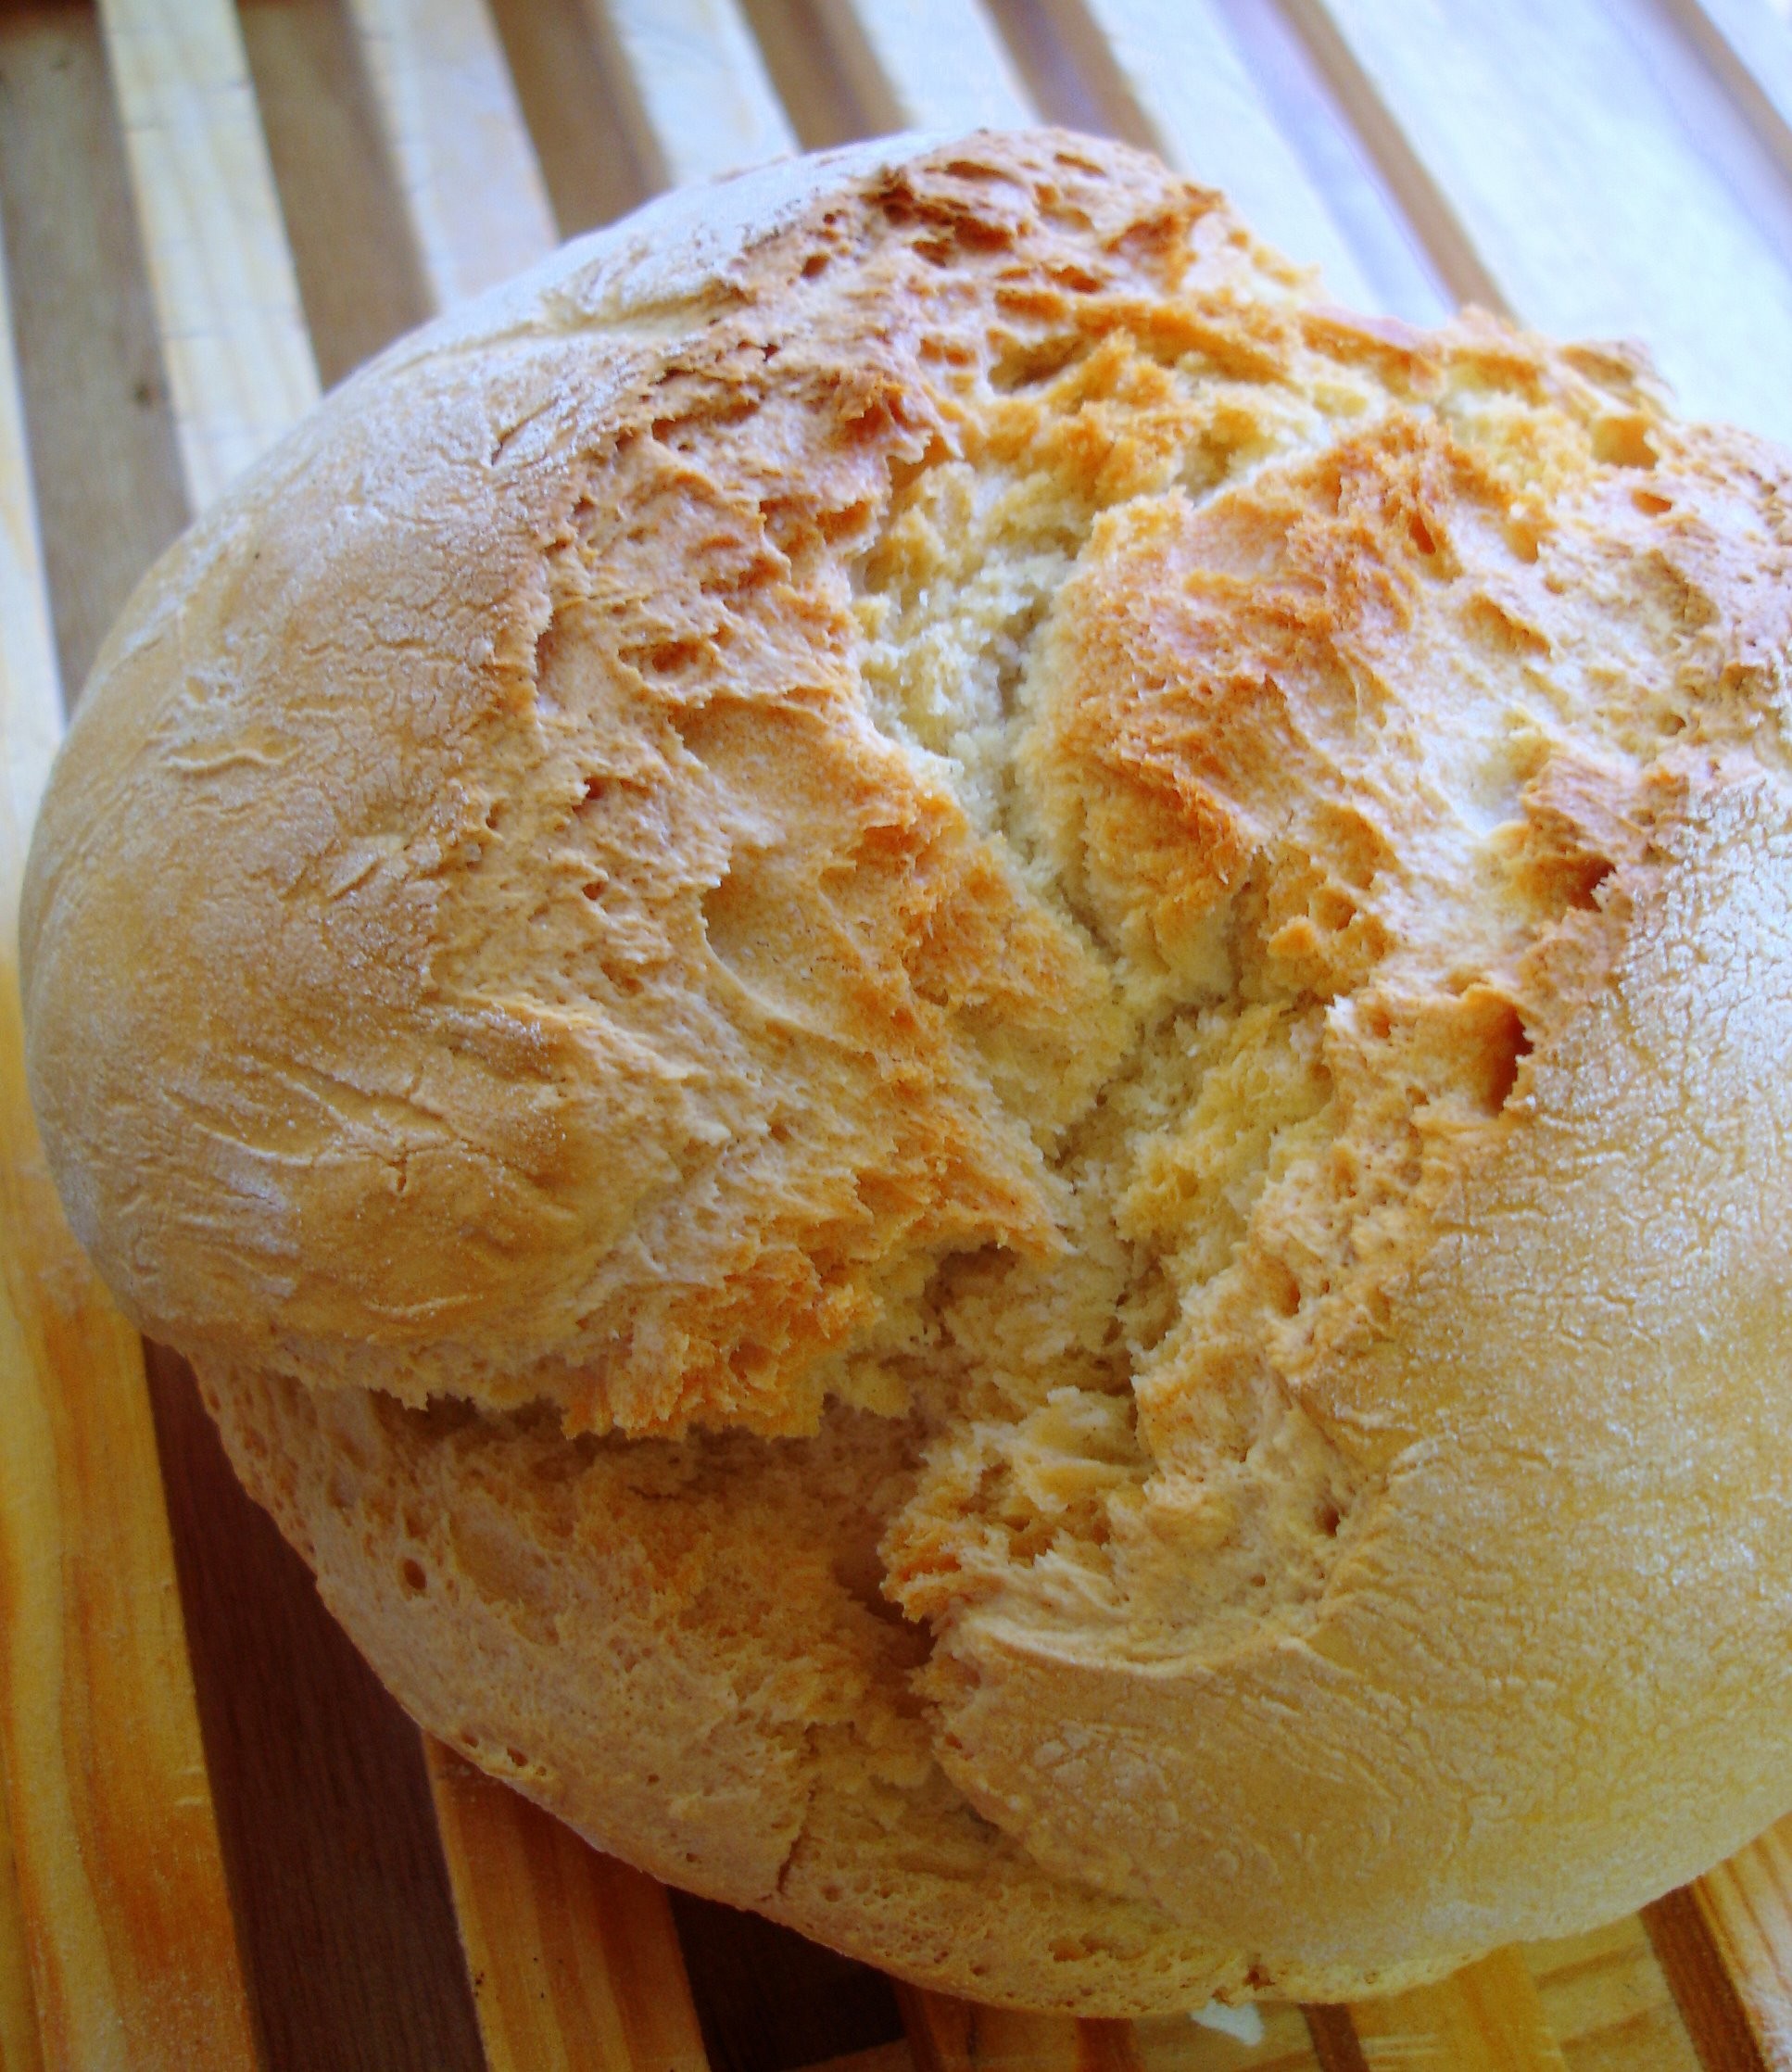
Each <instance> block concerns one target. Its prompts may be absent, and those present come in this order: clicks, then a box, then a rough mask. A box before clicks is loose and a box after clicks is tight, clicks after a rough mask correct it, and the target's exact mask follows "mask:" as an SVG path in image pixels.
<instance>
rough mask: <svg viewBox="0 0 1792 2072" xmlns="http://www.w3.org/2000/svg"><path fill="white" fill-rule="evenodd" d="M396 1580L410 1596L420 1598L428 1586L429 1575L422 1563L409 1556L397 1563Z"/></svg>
mask: <svg viewBox="0 0 1792 2072" xmlns="http://www.w3.org/2000/svg"><path fill="white" fill-rule="evenodd" d="M398 1581H399V1582H400V1583H401V1584H403V1586H404V1591H405V1595H406V1596H407V1597H410V1598H420V1597H422V1596H423V1592H424V1591H425V1590H427V1589H428V1588H429V1575H428V1573H427V1571H426V1570H425V1569H424V1567H423V1563H422V1562H421V1561H418V1560H412V1559H411V1558H410V1556H407V1557H406V1558H405V1559H404V1560H402V1561H400V1562H399V1563H398Z"/></svg>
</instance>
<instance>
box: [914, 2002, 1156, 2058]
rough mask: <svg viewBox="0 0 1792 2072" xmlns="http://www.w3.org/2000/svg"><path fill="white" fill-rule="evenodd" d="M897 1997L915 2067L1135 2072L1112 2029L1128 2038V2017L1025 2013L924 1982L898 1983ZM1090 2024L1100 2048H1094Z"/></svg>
mask: <svg viewBox="0 0 1792 2072" xmlns="http://www.w3.org/2000/svg"><path fill="white" fill-rule="evenodd" d="M896 1998H897V2001H898V2003H899V2004H900V2005H901V2007H902V2021H903V2025H904V2027H905V2028H907V2030H908V2040H909V2044H910V2047H911V2048H912V2050H913V2051H914V2053H915V2066H916V2068H917V2072H1131V2068H1132V2067H1133V2066H1135V2065H1136V2061H1135V2060H1134V2059H1132V2057H1131V2056H1130V2053H1129V2052H1125V2051H1123V2052H1122V2053H1119V2054H1116V2053H1115V2052H1114V2050H1113V2049H1112V2048H1111V2044H1112V2042H1113V2041H1114V2039H1113V2038H1112V2037H1111V2036H1110V2035H1109V2033H1108V2032H1111V2031H1120V2032H1121V2040H1124V2041H1129V2036H1128V2035H1127V2034H1126V2032H1127V2030H1128V2025H1127V2024H1125V2023H1119V2022H1078V2021H1072V2020H1071V2019H1070V2018H1069V2017H1067V2016H1066V2015H1020V2014H1016V2013H1015V2012H1014V2011H1013V2010H1011V2009H1007V2008H1001V2007H979V2006H978V2005H976V2004H975V2003H972V2002H970V2001H967V2000H954V1999H952V1998H951V1997H949V1996H948V1995H947V1994H945V1993H930V1992H926V1991H923V1990H922V1989H921V1988H919V1987H918V1986H903V1985H899V1986H898V1987H897V1989H896ZM1090 2032H1093V2034H1094V2040H1095V2043H1096V2045H1097V2052H1098V2054H1092V2053H1091V2050H1090Z"/></svg>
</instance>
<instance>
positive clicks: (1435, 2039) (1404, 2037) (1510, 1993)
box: [1350, 1950, 1567, 2072]
mask: <svg viewBox="0 0 1792 2072" xmlns="http://www.w3.org/2000/svg"><path fill="white" fill-rule="evenodd" d="M1350 2018H1351V2023H1352V2026H1353V2027H1354V2028H1355V2029H1356V2031H1357V2041H1358V2043H1359V2045H1360V2046H1361V2050H1362V2054H1363V2062H1364V2064H1365V2065H1366V2066H1368V2067H1369V2072H1567V2061H1566V2060H1565V2059H1564V2057H1563V2056H1562V2050H1561V2045H1560V2044H1559V2042H1558V2041H1557V2040H1556V2039H1555V2037H1554V2036H1552V2035H1551V2034H1550V2032H1549V2027H1548V2024H1547V2023H1546V2021H1545V2019H1544V2014H1543V2005H1542V2003H1541V2001H1540V2000H1539V1999H1538V1996H1537V1989H1536V1986H1535V1984H1534V1983H1533V1979H1532V1977H1531V1974H1530V1972H1529V1971H1528V1970H1527V1969H1526V1968H1525V1964H1524V1959H1523V1957H1522V1956H1521V1954H1520V1953H1519V1952H1518V1951H1516V1950H1501V1951H1496V1952H1495V1953H1494V1955H1493V1956H1491V1957H1483V1959H1482V1961H1481V1962H1480V1963H1479V1964H1475V1965H1469V1966H1467V1968H1466V1969H1464V1970H1462V1971H1458V1973H1457V1974H1456V1976H1455V1977H1452V1978H1446V1979H1445V1980H1443V1981H1442V1982H1441V1983H1440V1984H1438V1985H1435V1986H1419V1987H1415V1988H1414V1989H1413V1990H1411V1991H1409V1992H1404V1993H1396V1994H1394V1995H1393V1996H1392V1997H1391V1998H1389V1999H1387V2000H1366V2001H1359V2002H1357V2003H1356V2004H1355V2005H1354V2006H1353V2007H1352V2008H1351V2010H1350Z"/></svg>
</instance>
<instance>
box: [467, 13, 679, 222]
mask: <svg viewBox="0 0 1792 2072" xmlns="http://www.w3.org/2000/svg"><path fill="white" fill-rule="evenodd" d="M492 19H493V21H494V22H495V23H496V24H497V27H498V36H499V38H500V39H501V41H502V43H503V45H504V56H505V58H506V59H507V61H508V62H509V65H510V68H511V80H512V81H513V82H514V83H515V86H516V94H517V99H518V101H519V102H520V103H521V104H522V107H523V119H524V121H525V122H526V123H527V124H528V126H529V135H530V137H531V139H532V141H533V142H534V144H535V147H536V158H539V160H540V161H541V177H542V179H543V181H544V182H545V183H546V185H547V188H548V198H549V202H550V203H551V204H552V205H553V211H554V221H555V222H556V224H557V225H558V226H559V229H560V234H561V235H562V237H574V236H576V235H577V234H578V233H579V232H580V231H584V230H592V229H595V228H596V226H597V225H598V224H599V223H608V222H613V221H615V219H616V218H617V217H618V216H625V215H627V213H628V211H629V210H630V209H631V208H638V207H639V206H640V204H641V203H642V202H644V201H646V200H647V199H648V198H649V196H650V195H651V194H652V192H653V183H652V180H651V179H650V176H649V172H648V169H647V168H646V167H645V166H644V165H642V163H641V162H640V159H639V158H638V156H637V153H636V151H635V148H634V146H633V145H632V144H631V143H630V141H629V133H628V124H627V118H626V116H625V111H624V108H623V106H622V103H621V100H620V99H619V97H618V94H617V90H616V86H615V82H613V80H612V78H611V77H610V75H609V73H608V72H607V71H606V69H605V68H604V63H603V60H602V58H601V57H599V51H598V47H597V41H596V38H595V37H594V36H593V34H592V32H591V20H590V16H589V14H588V12H587V9H586V7H585V6H583V5H582V4H581V0H492Z"/></svg>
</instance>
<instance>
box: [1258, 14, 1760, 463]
mask: <svg viewBox="0 0 1792 2072" xmlns="http://www.w3.org/2000/svg"><path fill="white" fill-rule="evenodd" d="M1286 4H1287V5H1288V6H1289V9H1290V12H1291V15H1292V16H1293V18H1294V19H1295V20H1296V22H1298V23H1299V24H1300V25H1301V26H1302V27H1303V29H1304V30H1305V32H1306V33H1307V35H1308V37H1309V40H1310V43H1311V45H1312V48H1313V49H1314V51H1315V54H1316V56H1318V57H1319V59H1320V60H1321V62H1322V63H1324V64H1325V65H1326V66H1327V67H1328V69H1330V71H1331V74H1332V76H1333V80H1334V83H1335V84H1336V86H1337V89H1338V91H1339V93H1340V95H1342V96H1343V97H1344V99H1345V100H1346V102H1347V103H1349V104H1350V105H1351V106H1352V108H1353V111H1354V112H1355V113H1356V115H1357V119H1358V120H1359V121H1361V122H1362V124H1363V125H1364V127H1365V130H1366V132H1367V133H1368V134H1369V143H1370V144H1371V145H1372V146H1375V147H1376V148H1377V149H1378V150H1379V152H1380V154H1381V156H1382V162H1383V169H1384V171H1386V173H1387V175H1388V177H1389V179H1390V181H1391V183H1393V184H1394V186H1395V187H1396V189H1397V190H1398V191H1400V192H1401V195H1402V198H1403V200H1404V201H1405V202H1406V204H1407V208H1408V211H1409V213H1411V214H1412V216H1413V217H1414V219H1415V221H1418V222H1419V223H1420V227H1421V229H1423V230H1424V231H1425V233H1426V234H1427V236H1428V237H1429V238H1430V239H1431V240H1432V246H1433V250H1434V254H1435V256H1436V258H1437V259H1438V262H1439V265H1440V267H1441V268H1442V269H1443V271H1444V272H1445V273H1446V275H1448V276H1449V277H1450V278H1451V279H1452V282H1453V284H1455V285H1457V286H1458V289H1461V290H1464V291H1468V292H1473V293H1475V294H1476V295H1477V297H1478V298H1479V299H1483V300H1486V299H1493V300H1495V301H1496V302H1498V303H1503V304H1504V305H1505V306H1506V307H1508V308H1509V309H1511V310H1516V311H1518V312H1519V313H1520V314H1521V315H1522V316H1523V317H1524V318H1525V319H1526V320H1527V321H1528V322H1533V323H1536V324H1538V325H1540V326H1541V327H1542V328H1543V329H1545V330H1546V331H1550V332H1553V333H1555V334H1557V335H1561V336H1571V337H1572V336H1583V337H1584V336H1606V337H1609V336H1613V335H1635V336H1640V337H1642V338H1643V339H1644V340H1645V341H1646V342H1647V344H1648V345H1649V346H1650V347H1651V348H1652V349H1653V350H1654V352H1655V354H1656V355H1657V357H1658V359H1659V362H1660V365H1661V367H1662V370H1663V372H1664V373H1666V374H1667V376H1668V378H1669V379H1670V381H1672V383H1673V384H1674V385H1675V386H1676V388H1677V389H1678V390H1679V392H1680V394H1681V397H1682V399H1683V401H1684V402H1685V405H1686V407H1687V408H1688V409H1689V410H1690V411H1692V412H1693V413H1694V414H1695V415H1716V416H1720V417H1726V418H1731V419H1734V420H1735V421H1736V422H1738V423H1744V424H1747V425H1749V426H1751V427H1752V428H1754V429H1756V430H1759V431H1763V432H1766V433H1769V434H1770V435H1773V436H1786V434H1787V433H1789V432H1792V391H1788V389H1787V386H1786V383H1785V382H1784V381H1783V380H1782V379H1781V378H1780V373H1779V370H1780V369H1781V368H1782V367H1783V366H1784V365H1785V364H1786V361H1787V360H1788V358H1792V272H1788V270H1787V266H1786V261H1785V259H1783V257H1782V255H1783V254H1785V253H1786V252H1787V251H1788V250H1792V193H1788V190H1787V188H1786V183H1785V182H1784V180H1783V179H1782V178H1781V176H1780V173H1779V170H1778V168H1777V166H1776V165H1775V164H1774V163H1773V159H1772V158H1771V157H1770V155H1769V154H1768V153H1767V152H1766V150H1765V149H1764V148H1763V146H1762V145H1761V144H1760V140H1759V139H1758V138H1757V137H1756V136H1755V135H1754V133H1753V132H1752V131H1751V130H1750V129H1749V128H1748V123H1747V122H1746V121H1745V120H1743V119H1742V117H1741V116H1740V115H1739V113H1738V111H1737V110H1736V109H1735V107H1734V106H1733V105H1731V104H1730V103H1728V102H1727V101H1726V99H1725V98H1724V96H1723V94H1722V92H1721V91H1720V89H1719V86H1718V83H1717V82H1715V81H1714V80H1713V79H1712V78H1711V77H1710V75H1709V73H1707V72H1706V71H1705V70H1704V69H1703V67H1702V66H1701V65H1700V64H1699V63H1698V62H1697V59H1696V57H1694V58H1690V59H1689V53H1690V51H1691V48H1692V46H1691V45H1690V44H1686V43H1685V40H1684V39H1682V38H1679V37H1677V36H1675V35H1674V33H1673V32H1672V27H1671V25H1669V24H1668V23H1667V22H1666V21H1665V20H1664V19H1662V18H1661V17H1659V16H1658V15H1656V14H1655V12H1654V10H1653V9H1652V8H1651V7H1648V6H1642V5H1634V6H1628V7H1625V8H1622V9H1619V8H1615V7H1612V6H1608V5H1606V4H1604V0H1509V4H1508V5H1506V6H1499V7H1453V8H1441V7H1434V6H1427V7H1421V8H1415V7H1412V6H1407V5H1406V0H1286ZM1477 276H1479V278H1480V280H1481V282H1482V286H1481V287H1480V288H1479V289H1477V288H1476V286H1475V280H1476V277H1477ZM1718 312H1721V316H1720V315H1719V314H1718Z"/></svg>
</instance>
